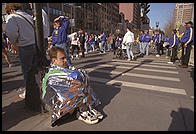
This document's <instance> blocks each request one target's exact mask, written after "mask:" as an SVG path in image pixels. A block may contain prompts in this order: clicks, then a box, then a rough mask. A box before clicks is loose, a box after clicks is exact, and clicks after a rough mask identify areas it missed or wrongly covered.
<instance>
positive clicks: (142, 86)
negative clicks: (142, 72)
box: [90, 77, 186, 95]
mask: <svg viewBox="0 0 196 134" xmlns="http://www.w3.org/2000/svg"><path fill="white" fill-rule="evenodd" d="M90 80H91V81H96V82H100V83H104V84H106V85H112V84H114V83H116V82H118V83H122V86H125V87H132V88H140V89H146V90H152V91H160V92H166V93H174V94H181V95H186V92H185V90H184V89H179V88H170V87H162V86H154V85H148V84H141V83H133V82H125V81H120V80H110V79H105V78H98V77H90Z"/></svg>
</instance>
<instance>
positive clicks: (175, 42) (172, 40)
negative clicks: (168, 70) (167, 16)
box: [168, 29, 179, 64]
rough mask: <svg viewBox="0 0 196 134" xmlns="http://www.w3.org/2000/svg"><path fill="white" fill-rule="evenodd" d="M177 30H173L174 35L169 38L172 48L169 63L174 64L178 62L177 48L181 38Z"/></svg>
mask: <svg viewBox="0 0 196 134" xmlns="http://www.w3.org/2000/svg"><path fill="white" fill-rule="evenodd" d="M176 32H177V31H176V30H175V29H173V30H172V37H171V38H170V39H169V47H170V48H171V54H170V55H171V58H170V61H169V62H168V63H169V64H174V63H175V62H176V56H177V49H178V44H179V38H178V36H177V35H176Z"/></svg>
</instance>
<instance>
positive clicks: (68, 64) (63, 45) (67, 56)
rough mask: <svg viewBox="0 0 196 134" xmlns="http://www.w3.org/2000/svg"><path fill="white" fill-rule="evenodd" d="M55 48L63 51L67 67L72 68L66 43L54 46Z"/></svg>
mask: <svg viewBox="0 0 196 134" xmlns="http://www.w3.org/2000/svg"><path fill="white" fill-rule="evenodd" d="M55 46H57V47H60V48H63V49H64V50H65V54H66V59H67V66H72V63H71V59H70V57H69V48H68V45H67V44H66V43H63V44H55Z"/></svg>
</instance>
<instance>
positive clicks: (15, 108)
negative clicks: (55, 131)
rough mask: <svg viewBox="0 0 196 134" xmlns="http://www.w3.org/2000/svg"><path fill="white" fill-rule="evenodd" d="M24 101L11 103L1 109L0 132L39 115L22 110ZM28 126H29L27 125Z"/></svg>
mask: <svg viewBox="0 0 196 134" xmlns="http://www.w3.org/2000/svg"><path fill="white" fill-rule="evenodd" d="M24 103H25V102H24V100H22V101H18V102H13V103H11V104H10V105H8V106H5V107H3V108H2V130H3V131H5V130H8V129H10V128H12V127H14V126H15V125H17V124H18V123H20V122H21V121H23V120H25V119H28V118H30V117H32V116H35V115H37V114H39V113H36V112H32V111H30V110H27V109H25V108H24V105H25V104H24ZM29 125H30V124H29Z"/></svg>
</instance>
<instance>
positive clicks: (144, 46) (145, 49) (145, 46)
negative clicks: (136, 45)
mask: <svg viewBox="0 0 196 134" xmlns="http://www.w3.org/2000/svg"><path fill="white" fill-rule="evenodd" d="M150 41H151V38H150V35H149V33H148V30H145V31H144V36H143V41H142V42H143V43H142V55H144V54H145V53H146V55H147V56H148V55H149V42H150Z"/></svg>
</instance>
